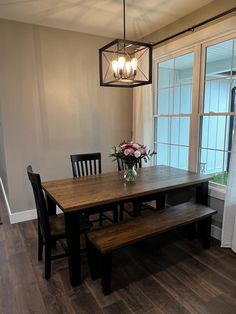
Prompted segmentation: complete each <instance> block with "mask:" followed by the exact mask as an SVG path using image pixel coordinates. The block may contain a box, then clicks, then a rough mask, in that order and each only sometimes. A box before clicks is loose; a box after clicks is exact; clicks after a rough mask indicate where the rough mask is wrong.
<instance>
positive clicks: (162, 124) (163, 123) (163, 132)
mask: <svg viewBox="0 0 236 314" xmlns="http://www.w3.org/2000/svg"><path fill="white" fill-rule="evenodd" d="M169 123H170V118H165V117H163V118H158V119H157V142H160V143H168V142H169Z"/></svg>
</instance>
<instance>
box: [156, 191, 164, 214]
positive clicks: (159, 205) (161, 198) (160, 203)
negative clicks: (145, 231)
mask: <svg viewBox="0 0 236 314" xmlns="http://www.w3.org/2000/svg"><path fill="white" fill-rule="evenodd" d="M155 199H156V209H157V210H161V209H164V208H165V203H166V194H165V193H160V194H158V195H157V196H156V197H155Z"/></svg>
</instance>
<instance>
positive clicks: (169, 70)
mask: <svg viewBox="0 0 236 314" xmlns="http://www.w3.org/2000/svg"><path fill="white" fill-rule="evenodd" d="M157 71H158V86H157V97H158V99H157V107H158V108H157V109H158V110H157V112H158V114H180V113H185V114H190V113H191V112H192V77H193V53H188V54H185V55H183V56H180V57H176V58H174V59H170V60H167V61H164V62H160V63H159V64H158V67H157Z"/></svg>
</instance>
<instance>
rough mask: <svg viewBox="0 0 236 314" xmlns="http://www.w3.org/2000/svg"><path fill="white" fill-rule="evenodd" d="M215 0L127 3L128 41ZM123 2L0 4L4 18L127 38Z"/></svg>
mask: <svg viewBox="0 0 236 314" xmlns="http://www.w3.org/2000/svg"><path fill="white" fill-rule="evenodd" d="M212 1H213V0H126V20H127V23H126V24H127V25H126V28H127V39H138V38H141V37H143V36H145V35H147V34H150V33H151V32H153V31H155V30H157V29H160V28H161V27H163V26H165V25H168V24H170V23H172V22H174V21H176V20H178V19H179V18H181V17H183V16H185V15H187V14H189V13H191V12H193V11H195V10H197V9H199V8H200V7H202V6H205V5H206V4H208V3H209V2H212ZM122 3H123V1H122V0H43V1H39V0H0V18H5V19H10V20H16V21H21V22H26V23H33V24H38V25H45V26H51V27H55V28H61V29H67V30H74V31H79V32H83V33H89V34H94V35H101V36H108V37H112V38H121V37H123V31H122V29H123V26H122V25H123V24H122V23H123V19H122Z"/></svg>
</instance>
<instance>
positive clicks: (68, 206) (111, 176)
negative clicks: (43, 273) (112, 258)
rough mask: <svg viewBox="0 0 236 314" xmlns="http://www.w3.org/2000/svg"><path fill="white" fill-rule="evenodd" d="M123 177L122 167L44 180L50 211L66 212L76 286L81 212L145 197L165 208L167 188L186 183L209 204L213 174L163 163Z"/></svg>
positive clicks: (136, 200)
mask: <svg viewBox="0 0 236 314" xmlns="http://www.w3.org/2000/svg"><path fill="white" fill-rule="evenodd" d="M123 177H124V172H123V171H116V172H108V173H103V174H98V175H92V176H86V177H79V178H66V179H59V180H50V181H46V182H42V188H43V190H44V192H45V197H46V201H47V204H48V208H49V215H52V214H55V213H56V206H58V207H59V208H60V209H61V210H62V212H63V213H64V217H65V232H66V240H67V246H68V262H69V276H70V282H71V285H72V286H73V287H75V286H77V285H79V284H80V283H81V257H80V217H81V216H82V215H85V214H88V215H90V214H93V213H95V212H96V211H97V210H98V209H99V211H101V210H102V209H103V208H104V211H105V210H108V209H109V207H111V208H114V206H119V204H121V203H124V202H129V201H132V202H136V204H139V203H141V202H142V201H143V200H145V201H146V200H151V199H155V200H158V201H157V204H158V207H157V210H161V209H164V208H165V199H166V193H167V192H170V191H171V190H176V189H177V191H178V189H181V188H187V187H189V188H190V187H194V191H195V200H196V202H197V203H201V204H204V205H207V202H208V182H209V180H210V179H211V178H212V176H211V175H207V174H199V173H194V172H190V171H187V170H182V169H178V168H174V167H169V166H164V165H158V166H148V167H143V168H140V169H137V178H136V181H135V182H125V181H124V178H123ZM157 217H158V215H157ZM134 219H135V218H134ZM157 219H158V218H157Z"/></svg>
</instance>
